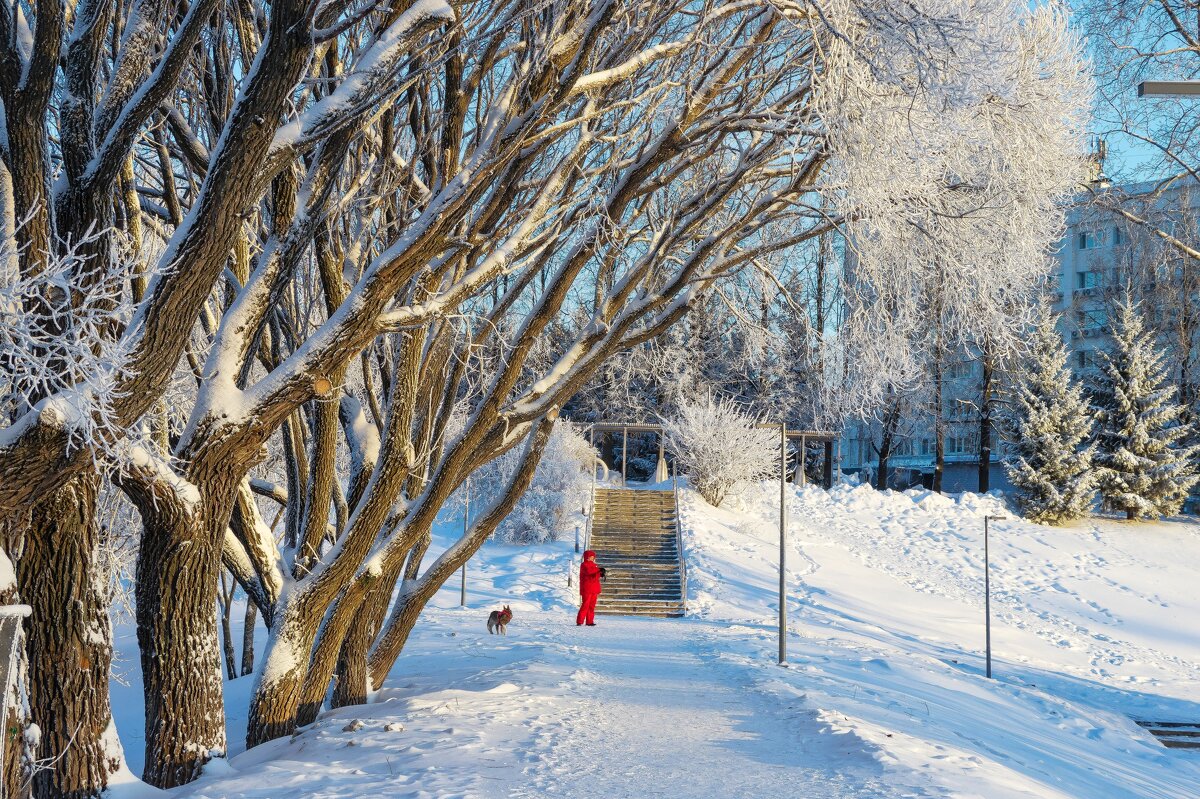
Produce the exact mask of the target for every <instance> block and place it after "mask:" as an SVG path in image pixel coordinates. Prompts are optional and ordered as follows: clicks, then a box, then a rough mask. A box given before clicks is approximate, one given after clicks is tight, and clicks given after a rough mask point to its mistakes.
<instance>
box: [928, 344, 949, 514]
mask: <svg viewBox="0 0 1200 799" xmlns="http://www.w3.org/2000/svg"><path fill="white" fill-rule="evenodd" d="M933 357H934V362H933V437H934V441H935V444H934V452H935V455H934V459H933V484H932V486H931V488H932V489H933V490H934V491H936V492H937V493H939V494H940V493H942V476H943V475H944V474H945V473H946V413H945V410H944V409H943V407H942V376H943V375H942V352H941V344H940V343H939V344H938V345H937V347H936V348H935V352H934V356H933Z"/></svg>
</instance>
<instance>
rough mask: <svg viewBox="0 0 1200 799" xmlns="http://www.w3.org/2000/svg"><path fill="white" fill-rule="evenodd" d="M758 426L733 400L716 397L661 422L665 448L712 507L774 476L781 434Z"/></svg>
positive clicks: (686, 406)
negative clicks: (732, 493)
mask: <svg viewBox="0 0 1200 799" xmlns="http://www.w3.org/2000/svg"><path fill="white" fill-rule="evenodd" d="M758 424H759V420H758V419H756V418H755V417H753V416H751V415H750V414H748V413H746V412H744V411H743V410H742V409H741V408H740V407H739V406H738V404H737V403H735V402H734V401H732V400H729V399H720V400H717V399H714V398H713V397H712V396H707V397H704V398H701V399H698V400H693V401H689V402H683V403H681V404H680V406H679V411H678V413H677V414H676V415H675V417H674V418H671V419H664V420H663V427H664V435H665V437H666V444H667V447H668V448H669V449H670V451H671V453H672V454H673V455H674V456H675V459H676V461H677V462H678V463H679V465H680V466H681V467H682V470H683V471H684V472H685V473H686V474H687V475H688V477H689V478H690V479H691V481H692V487H693V488H695V489H696V490H697V491H699V492H700V496H702V497H704V499H705V500H706V501H707V502H708V503H709V504H710V505H713V506H719V505H720V504H721V503H722V502H723V501H724V500H725V497H726V496H728V495H729V492H730V491H732V490H734V489H735V488H737V487H738V486H740V485H742V484H745V483H752V482H754V481H755V480H760V479H762V478H764V477H770V476H771V475H772V474H774V473H775V472H776V468H777V461H778V459H779V432H778V431H776V430H771V429H770V428H760V427H758Z"/></svg>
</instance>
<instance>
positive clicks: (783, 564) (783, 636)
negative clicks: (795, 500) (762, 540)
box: [779, 424, 787, 666]
mask: <svg viewBox="0 0 1200 799" xmlns="http://www.w3.org/2000/svg"><path fill="white" fill-rule="evenodd" d="M786 571H787V425H786V424H780V425H779V665H781V666H782V665H783V664H785V663H787V577H786V576H785V575H786Z"/></svg>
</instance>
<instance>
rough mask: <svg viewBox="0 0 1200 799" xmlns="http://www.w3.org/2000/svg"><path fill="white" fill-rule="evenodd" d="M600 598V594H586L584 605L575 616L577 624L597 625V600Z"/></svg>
mask: <svg viewBox="0 0 1200 799" xmlns="http://www.w3.org/2000/svg"><path fill="white" fill-rule="evenodd" d="M599 598H600V594H598V593H596V594H584V595H583V604H582V605H580V606H579V612H578V613H576V614H575V623H576V624H584V623H587V624H595V623H596V600H597V599H599Z"/></svg>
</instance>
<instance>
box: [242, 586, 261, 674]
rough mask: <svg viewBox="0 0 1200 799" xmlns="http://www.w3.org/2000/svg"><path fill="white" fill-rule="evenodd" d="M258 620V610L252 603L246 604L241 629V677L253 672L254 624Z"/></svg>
mask: <svg viewBox="0 0 1200 799" xmlns="http://www.w3.org/2000/svg"><path fill="white" fill-rule="evenodd" d="M257 620H258V609H257V608H256V607H255V606H254V603H253V602H247V603H246V622H245V624H244V625H243V627H242V676H243V677H245V676H246V675H247V674H251V673H253V672H254V624H255V622H256V621H257Z"/></svg>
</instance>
